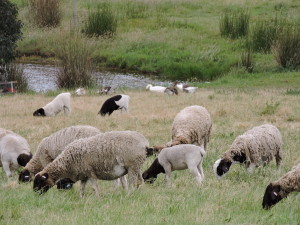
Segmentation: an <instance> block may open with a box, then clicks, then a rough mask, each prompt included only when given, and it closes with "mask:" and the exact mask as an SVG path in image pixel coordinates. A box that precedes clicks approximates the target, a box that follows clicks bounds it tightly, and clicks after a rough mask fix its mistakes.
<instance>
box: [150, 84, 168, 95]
mask: <svg viewBox="0 0 300 225" xmlns="http://www.w3.org/2000/svg"><path fill="white" fill-rule="evenodd" d="M146 89H147V90H149V91H151V92H158V93H164V92H165V90H166V87H162V86H152V84H148V85H147V86H146Z"/></svg>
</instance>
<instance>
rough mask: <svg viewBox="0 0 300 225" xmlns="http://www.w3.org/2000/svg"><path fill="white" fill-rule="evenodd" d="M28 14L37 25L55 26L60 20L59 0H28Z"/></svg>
mask: <svg viewBox="0 0 300 225" xmlns="http://www.w3.org/2000/svg"><path fill="white" fill-rule="evenodd" d="M29 15H30V17H31V19H32V22H33V23H34V24H35V25H37V26H38V27H57V26H58V25H59V24H60V21H61V11H60V1H59V0H29Z"/></svg>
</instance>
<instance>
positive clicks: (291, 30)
mask: <svg viewBox="0 0 300 225" xmlns="http://www.w3.org/2000/svg"><path fill="white" fill-rule="evenodd" d="M272 50H273V54H274V57H275V59H276V61H277V63H278V64H279V65H280V66H282V67H283V68H292V69H296V68H299V66H300V29H299V27H295V26H289V27H287V28H285V29H284V30H283V32H281V34H280V35H279V36H278V39H277V41H276V42H275V44H274V45H273V47H272Z"/></svg>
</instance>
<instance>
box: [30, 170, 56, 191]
mask: <svg viewBox="0 0 300 225" xmlns="http://www.w3.org/2000/svg"><path fill="white" fill-rule="evenodd" d="M53 185H54V182H53V180H52V179H51V178H50V177H49V174H48V173H38V174H36V175H35V178H34V181H33V190H34V191H36V192H39V193H40V194H43V193H45V192H47V191H48V190H49V189H50V188H51V187H52V186H53Z"/></svg>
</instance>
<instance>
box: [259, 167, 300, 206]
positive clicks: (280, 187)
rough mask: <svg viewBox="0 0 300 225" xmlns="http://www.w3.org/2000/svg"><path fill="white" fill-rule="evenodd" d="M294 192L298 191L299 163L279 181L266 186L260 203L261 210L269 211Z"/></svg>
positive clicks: (299, 189)
mask: <svg viewBox="0 0 300 225" xmlns="http://www.w3.org/2000/svg"><path fill="white" fill-rule="evenodd" d="M294 191H300V163H299V164H298V165H296V166H294V167H293V168H292V170H291V171H289V172H288V173H286V174H285V175H284V176H282V177H281V178H280V179H279V180H277V181H275V182H272V183H270V184H269V185H268V186H267V188H266V191H265V194H264V198H263V203H262V206H263V208H264V209H270V208H271V207H272V206H273V205H275V204H277V203H278V202H279V201H280V200H281V199H283V198H286V197H287V196H288V195H289V194H290V193H291V192H294Z"/></svg>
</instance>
